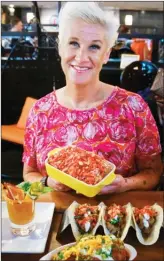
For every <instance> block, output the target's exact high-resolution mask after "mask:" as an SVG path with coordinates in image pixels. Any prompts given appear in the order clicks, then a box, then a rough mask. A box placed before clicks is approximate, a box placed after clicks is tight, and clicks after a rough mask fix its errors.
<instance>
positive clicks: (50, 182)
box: [23, 163, 71, 191]
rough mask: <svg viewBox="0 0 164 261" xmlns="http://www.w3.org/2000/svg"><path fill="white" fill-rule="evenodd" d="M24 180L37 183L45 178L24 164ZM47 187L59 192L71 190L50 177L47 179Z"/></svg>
mask: <svg viewBox="0 0 164 261" xmlns="http://www.w3.org/2000/svg"><path fill="white" fill-rule="evenodd" d="M23 178H24V180H25V181H29V182H36V181H40V180H41V179H42V178H43V176H42V175H41V174H40V173H39V171H38V170H37V169H36V168H33V167H31V166H28V165H27V164H26V163H24V168H23ZM47 186H49V187H51V188H53V189H55V190H59V191H68V190H70V189H71V188H69V187H67V186H65V185H64V184H62V183H60V182H58V181H56V180H55V179H52V178H50V177H48V179H47Z"/></svg>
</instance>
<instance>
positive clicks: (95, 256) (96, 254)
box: [52, 235, 129, 261]
mask: <svg viewBox="0 0 164 261" xmlns="http://www.w3.org/2000/svg"><path fill="white" fill-rule="evenodd" d="M52 260H71V261H74V260H117V261H126V260H129V253H128V251H127V250H126V248H125V245H124V242H123V241H122V240H120V239H117V238H116V237H115V236H113V235H109V236H101V235H97V236H89V237H84V238H81V239H80V240H79V241H78V242H77V243H76V244H74V245H72V246H69V247H66V248H64V249H63V250H61V251H59V252H58V253H56V254H55V255H53V257H52Z"/></svg>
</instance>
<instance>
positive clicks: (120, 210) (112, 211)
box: [104, 204, 127, 237]
mask: <svg viewBox="0 0 164 261" xmlns="http://www.w3.org/2000/svg"><path fill="white" fill-rule="evenodd" d="M126 215H127V213H126V208H125V207H124V206H120V205H116V204H113V205H111V206H109V207H107V208H106V212H105V217H104V219H105V222H106V226H107V228H108V230H109V231H110V233H111V234H114V235H115V236H116V237H121V234H122V231H123V229H124V227H125V225H126Z"/></svg>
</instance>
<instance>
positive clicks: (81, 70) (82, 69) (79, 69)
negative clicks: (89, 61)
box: [71, 65, 92, 74]
mask: <svg viewBox="0 0 164 261" xmlns="http://www.w3.org/2000/svg"><path fill="white" fill-rule="evenodd" d="M71 69H73V70H74V71H75V72H76V73H80V74H81V73H83V74H84V73H86V72H88V71H90V70H91V69H92V68H89V67H82V66H77V65H71Z"/></svg>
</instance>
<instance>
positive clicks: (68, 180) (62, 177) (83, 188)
mask: <svg viewBox="0 0 164 261" xmlns="http://www.w3.org/2000/svg"><path fill="white" fill-rule="evenodd" d="M60 149H61V148H57V149H54V150H52V151H50V152H49V153H48V157H49V156H50V155H53V154H54V153H56V152H57V151H59V150H60ZM110 164H111V166H112V170H111V171H110V173H109V174H108V175H106V176H105V177H104V178H103V179H102V180H101V181H100V182H99V183H97V184H96V185H89V184H86V183H85V182H83V181H81V180H78V179H76V178H74V177H72V176H70V175H68V174H66V173H65V172H63V171H60V170H59V169H57V168H55V167H53V166H51V165H50V164H49V163H48V158H47V159H46V161H45V166H46V171H47V174H48V176H50V177H51V178H54V179H56V180H57V181H59V182H61V183H63V184H65V185H66V186H68V187H70V188H72V189H74V190H76V192H77V193H81V194H83V195H85V196H87V197H94V196H95V195H97V194H98V193H99V192H100V191H101V189H102V188H103V187H104V186H105V185H109V184H111V183H112V182H113V180H114V179H115V177H116V175H115V174H114V171H115V169H116V167H115V165H114V164H113V163H111V162H110Z"/></svg>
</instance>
